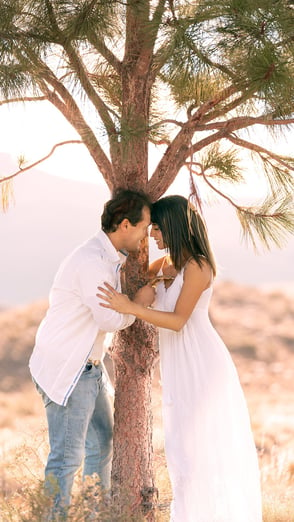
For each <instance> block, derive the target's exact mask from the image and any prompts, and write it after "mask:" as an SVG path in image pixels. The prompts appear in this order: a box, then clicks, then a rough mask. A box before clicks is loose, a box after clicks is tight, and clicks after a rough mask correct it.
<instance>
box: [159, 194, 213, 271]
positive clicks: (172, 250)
mask: <svg viewBox="0 0 294 522" xmlns="http://www.w3.org/2000/svg"><path fill="white" fill-rule="evenodd" d="M151 222H152V223H153V224H155V225H157V226H158V227H159V228H160V230H161V233H162V238H163V242H164V244H165V246H166V248H167V249H168V251H169V255H170V258H171V260H172V263H173V265H174V267H175V268H176V270H181V269H182V268H183V266H184V265H185V263H186V262H187V260H188V259H189V258H190V257H193V258H194V259H195V261H196V262H197V263H198V265H199V266H200V267H202V265H203V261H204V260H206V261H207V262H208V264H209V265H210V266H211V269H212V272H213V275H215V274H216V264H215V260H214V256H213V253H212V250H211V247H210V244H209V240H208V235H207V230H206V226H205V223H204V221H203V219H202V217H201V215H200V214H199V213H198V212H197V211H196V210H193V209H192V208H191V207H190V203H189V202H188V200H187V199H186V198H184V197H183V196H166V197H164V198H161V199H159V200H158V201H156V202H155V203H154V204H153V205H152V209H151Z"/></svg>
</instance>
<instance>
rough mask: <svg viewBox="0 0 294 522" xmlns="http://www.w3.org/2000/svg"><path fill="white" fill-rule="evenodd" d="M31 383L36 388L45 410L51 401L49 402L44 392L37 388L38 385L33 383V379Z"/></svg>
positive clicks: (39, 387)
mask: <svg viewBox="0 0 294 522" xmlns="http://www.w3.org/2000/svg"><path fill="white" fill-rule="evenodd" d="M33 382H34V384H35V386H36V389H37V392H38V393H39V394H40V395H41V397H42V401H43V403H44V406H45V408H46V406H48V404H50V402H52V401H51V399H49V397H48V395H47V394H46V393H45V392H44V390H42V388H41V386H39V384H38V383H37V382H36V381H35V379H33Z"/></svg>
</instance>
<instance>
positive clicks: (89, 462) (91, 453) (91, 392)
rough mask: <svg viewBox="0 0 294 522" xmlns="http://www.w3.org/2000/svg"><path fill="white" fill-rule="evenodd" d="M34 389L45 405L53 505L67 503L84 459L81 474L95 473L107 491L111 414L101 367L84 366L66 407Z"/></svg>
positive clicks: (48, 487)
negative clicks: (76, 474)
mask: <svg viewBox="0 0 294 522" xmlns="http://www.w3.org/2000/svg"><path fill="white" fill-rule="evenodd" d="M37 389H38V391H39V392H40V393H41V395H42V398H43V402H44V405H45V408H46V414H47V421H48V431H49V442H50V453H49V456H48V461H47V465H46V468H45V487H46V490H47V492H49V493H50V492H51V494H53V495H54V501H55V507H56V508H57V509H58V508H59V507H60V508H61V509H62V507H67V506H69V504H70V496H71V489H72V485H73V480H74V474H75V472H76V471H77V469H78V468H79V467H80V465H81V463H82V460H83V458H84V459H85V460H84V469H83V475H84V476H86V475H92V474H94V473H97V474H98V475H99V479H100V482H99V485H100V486H101V488H102V489H104V490H108V489H109V488H110V474H111V460H112V429H113V415H112V408H111V403H110V399H109V396H108V393H107V389H106V377H105V375H104V373H103V368H102V366H101V365H99V366H97V367H95V366H93V365H91V364H87V365H86V367H85V369H84V371H83V373H82V374H81V377H80V379H79V381H78V383H77V384H76V386H75V388H74V390H73V392H72V394H71V395H70V397H69V399H68V402H67V405H66V406H60V405H59V404H56V403H55V402H53V401H51V400H50V399H49V397H48V396H47V395H46V394H45V393H44V391H43V390H41V389H40V387H39V386H38V385H37ZM50 478H51V479H50ZM52 479H53V480H52ZM54 489H55V491H54Z"/></svg>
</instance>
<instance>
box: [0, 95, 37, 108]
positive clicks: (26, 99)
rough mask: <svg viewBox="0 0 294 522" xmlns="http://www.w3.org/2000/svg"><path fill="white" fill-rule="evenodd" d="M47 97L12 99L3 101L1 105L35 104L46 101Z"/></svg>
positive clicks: (0, 102)
mask: <svg viewBox="0 0 294 522" xmlns="http://www.w3.org/2000/svg"><path fill="white" fill-rule="evenodd" d="M46 99H47V98H46V96H25V97H24V98H10V99H9V100H1V101H0V106H1V105H6V104H8V103H17V102H23V103H24V102H34V101H46Z"/></svg>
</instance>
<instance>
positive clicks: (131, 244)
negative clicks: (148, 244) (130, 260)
mask: <svg viewBox="0 0 294 522" xmlns="http://www.w3.org/2000/svg"><path fill="white" fill-rule="evenodd" d="M149 225H150V210H149V208H148V207H143V209H142V219H141V221H139V222H138V223H137V225H134V226H133V225H131V223H129V226H128V230H127V233H126V235H125V238H124V248H125V249H126V250H127V251H128V252H136V251H137V250H138V248H139V246H140V242H141V241H142V239H144V238H145V237H146V236H147V232H148V227H149Z"/></svg>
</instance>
